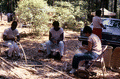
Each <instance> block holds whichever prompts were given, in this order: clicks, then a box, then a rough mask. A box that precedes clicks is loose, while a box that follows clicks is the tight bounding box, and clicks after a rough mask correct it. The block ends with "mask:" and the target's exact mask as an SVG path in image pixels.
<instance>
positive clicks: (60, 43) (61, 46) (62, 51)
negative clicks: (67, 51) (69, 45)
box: [58, 41, 64, 56]
mask: <svg viewBox="0 0 120 79" xmlns="http://www.w3.org/2000/svg"><path fill="white" fill-rule="evenodd" d="M58 46H59V51H60V55H61V56H63V54H64V43H63V41H60V42H59V44H58Z"/></svg>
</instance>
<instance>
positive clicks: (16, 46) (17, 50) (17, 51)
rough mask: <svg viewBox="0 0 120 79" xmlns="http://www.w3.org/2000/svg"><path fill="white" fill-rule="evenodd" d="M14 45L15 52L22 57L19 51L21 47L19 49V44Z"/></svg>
mask: <svg viewBox="0 0 120 79" xmlns="http://www.w3.org/2000/svg"><path fill="white" fill-rule="evenodd" d="M13 45H14V50H15V51H16V53H17V56H20V50H19V47H18V45H17V43H15V42H14V44H13Z"/></svg>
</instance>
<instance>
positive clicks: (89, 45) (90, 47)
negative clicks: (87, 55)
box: [80, 41, 92, 51]
mask: <svg viewBox="0 0 120 79" xmlns="http://www.w3.org/2000/svg"><path fill="white" fill-rule="evenodd" d="M80 49H86V50H88V51H91V50H92V43H91V42H89V41H88V46H83V47H80Z"/></svg>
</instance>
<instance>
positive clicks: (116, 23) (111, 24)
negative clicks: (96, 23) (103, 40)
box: [102, 19, 120, 28]
mask: <svg viewBox="0 0 120 79" xmlns="http://www.w3.org/2000/svg"><path fill="white" fill-rule="evenodd" d="M102 22H103V25H105V26H107V27H117V28H120V20H112V19H102Z"/></svg>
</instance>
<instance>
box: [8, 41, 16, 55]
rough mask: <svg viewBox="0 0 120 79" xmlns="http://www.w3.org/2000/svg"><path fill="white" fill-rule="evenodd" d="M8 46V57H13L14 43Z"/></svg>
mask: <svg viewBox="0 0 120 79" xmlns="http://www.w3.org/2000/svg"><path fill="white" fill-rule="evenodd" d="M7 46H8V48H9V50H8V57H12V53H13V50H14V46H13V43H12V42H8V43H7Z"/></svg>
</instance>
